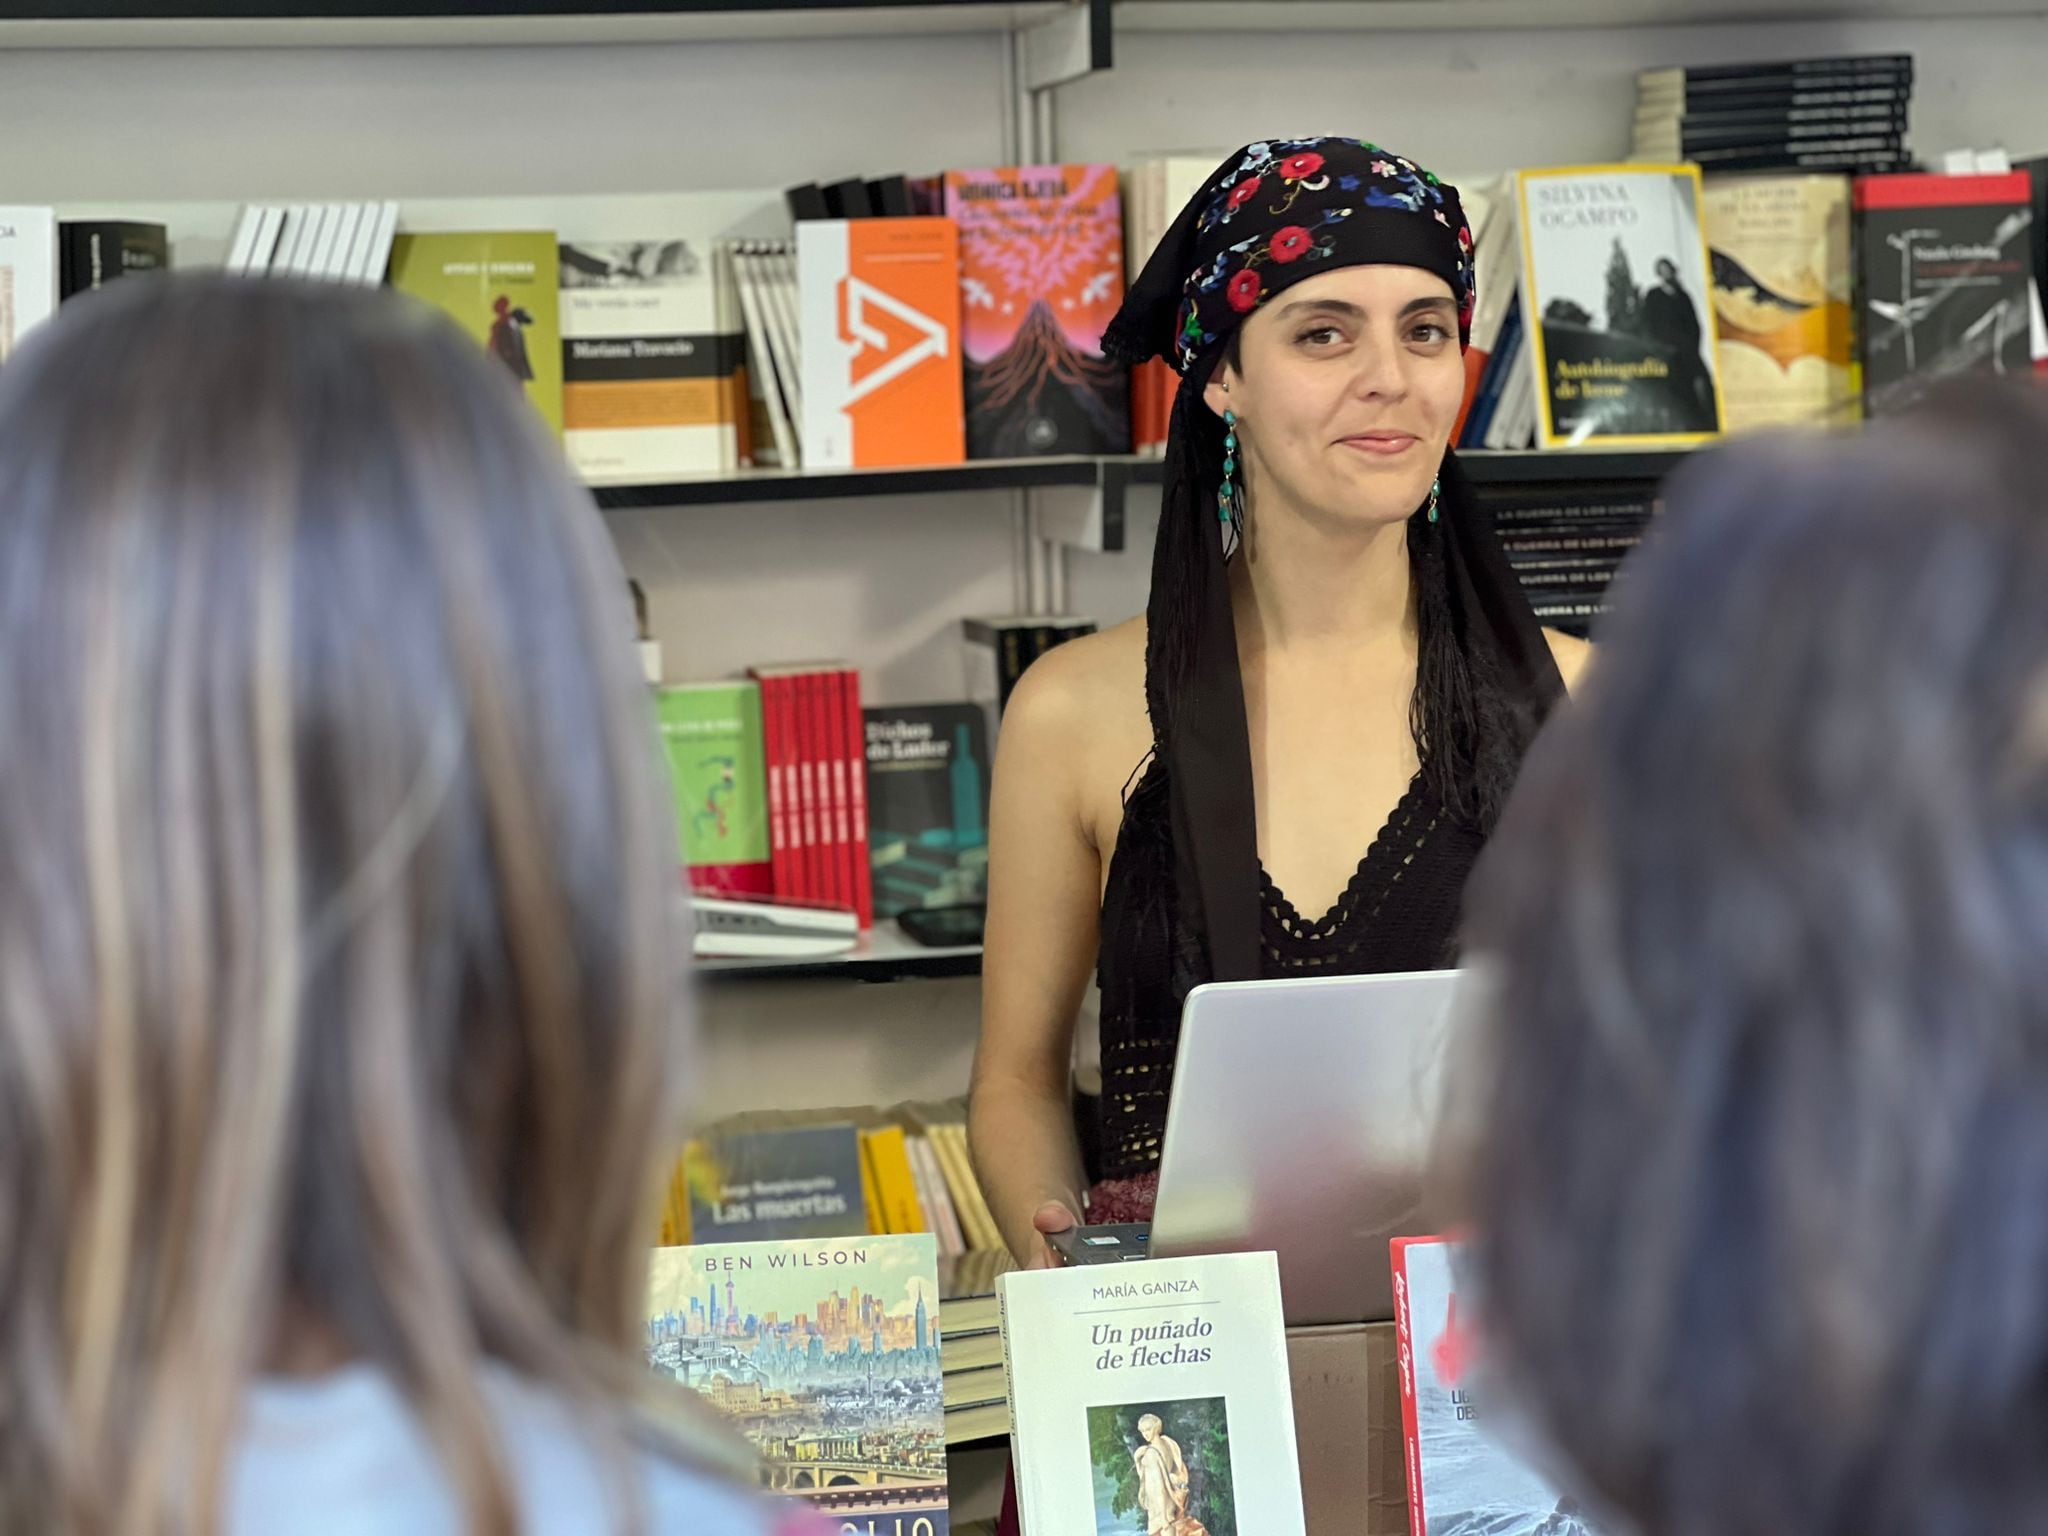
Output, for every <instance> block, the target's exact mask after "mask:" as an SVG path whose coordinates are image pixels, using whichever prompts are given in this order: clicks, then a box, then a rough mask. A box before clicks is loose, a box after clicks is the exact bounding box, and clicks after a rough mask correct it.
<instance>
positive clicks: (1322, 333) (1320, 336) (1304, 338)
mask: <svg viewBox="0 0 2048 1536" xmlns="http://www.w3.org/2000/svg"><path fill="white" fill-rule="evenodd" d="M1295 339H1296V340H1298V341H1300V342H1302V343H1303V344H1304V345H1307V346H1312V347H1325V346H1328V345H1329V344H1330V343H1331V342H1333V341H1336V340H1337V339H1338V336H1337V328H1336V327H1335V326H1334V325H1318V326H1313V327H1311V328H1310V329H1308V330H1306V331H1303V332H1302V333H1301V335H1300V336H1298V337H1297V338H1295Z"/></svg>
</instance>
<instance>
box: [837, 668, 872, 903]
mask: <svg viewBox="0 0 2048 1536" xmlns="http://www.w3.org/2000/svg"><path fill="white" fill-rule="evenodd" d="M839 681H840V685H841V686H840V703H841V705H842V706H843V707H844V709H845V711H846V743H847V758H846V788H847V797H848V798H847V806H846V819H847V823H848V831H849V832H850V833H851V834H852V843H853V858H852V860H851V868H852V872H853V909H854V911H855V912H857V913H859V914H860V925H861V927H863V928H872V927H874V925H875V881H874V876H873V874H872V872H871V871H870V869H869V864H868V744H867V724H866V721H865V720H864V719H863V717H862V715H861V712H860V674H859V673H858V672H855V671H852V670H848V671H845V672H842V673H840V674H839Z"/></svg>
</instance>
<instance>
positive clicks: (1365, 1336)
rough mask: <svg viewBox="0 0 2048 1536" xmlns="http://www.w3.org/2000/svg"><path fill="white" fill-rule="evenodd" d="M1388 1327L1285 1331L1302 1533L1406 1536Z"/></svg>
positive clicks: (1397, 1397)
mask: <svg viewBox="0 0 2048 1536" xmlns="http://www.w3.org/2000/svg"><path fill="white" fill-rule="evenodd" d="M1396 1355H1397V1351H1396V1347H1395V1342H1394V1325H1393V1324H1392V1323H1348V1324H1341V1325H1339V1326H1336V1327H1332V1328H1290V1329H1288V1330H1287V1366H1288V1372H1289V1375H1290V1376H1291V1378H1292V1381H1293V1386H1294V1438H1295V1445H1296V1449H1297V1451H1298V1453H1299V1455H1300V1457H1301V1498H1302V1506H1303V1509H1304V1512H1305V1513H1306V1515H1307V1517H1308V1536H1408V1475H1407V1464H1406V1461H1405V1455H1406V1453H1405V1451H1404V1449H1403V1446H1402V1438H1401V1376H1400V1369H1399V1366H1398V1365H1397V1363H1396Z"/></svg>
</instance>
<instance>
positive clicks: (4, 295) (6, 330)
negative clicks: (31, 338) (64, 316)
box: [0, 208, 61, 363]
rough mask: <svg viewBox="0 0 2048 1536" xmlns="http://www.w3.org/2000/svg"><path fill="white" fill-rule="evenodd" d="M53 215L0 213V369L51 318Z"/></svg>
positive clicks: (19, 210)
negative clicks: (23, 341)
mask: <svg viewBox="0 0 2048 1536" xmlns="http://www.w3.org/2000/svg"><path fill="white" fill-rule="evenodd" d="M60 297H61V295H60V294H59V292H58V271H57V214H56V210H54V209H51V208H0V363H4V362H6V361H7V358H8V354H10V353H11V352H13V351H14V349H15V348H16V347H18V346H20V345H21V342H22V338H23V337H25V336H27V335H28V333H29V332H30V331H32V330H34V329H35V328H36V327H37V326H39V325H41V324H42V323H43V322H44V321H45V320H47V319H49V318H50V317H51V316H52V315H54V314H56V313H57V303H58V300H59V298H60Z"/></svg>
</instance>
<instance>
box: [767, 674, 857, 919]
mask: <svg viewBox="0 0 2048 1536" xmlns="http://www.w3.org/2000/svg"><path fill="white" fill-rule="evenodd" d="M756 676H757V677H758V678H759V679H760V683H761V714H762V721H763V728H764V731H765V734H766V737H767V741H766V748H767V759H768V824H769V840H770V847H771V849H772V854H773V869H774V877H775V895H776V896H777V897H778V898H779V899H781V900H784V901H791V902H797V903H801V904H804V905H814V906H828V907H838V908H840V909H842V910H845V911H851V912H855V913H858V914H859V916H860V921H861V926H862V927H867V926H869V925H871V924H872V923H873V922H874V887H873V882H872V881H871V880H870V878H869V875H868V826H867V743H866V731H865V728H864V727H863V725H862V722H861V709H860V677H859V674H857V673H855V672H852V671H849V670H846V669H843V668H837V669H829V670H827V669H818V670H813V671H786V672H778V671H767V672H760V673H756Z"/></svg>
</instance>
